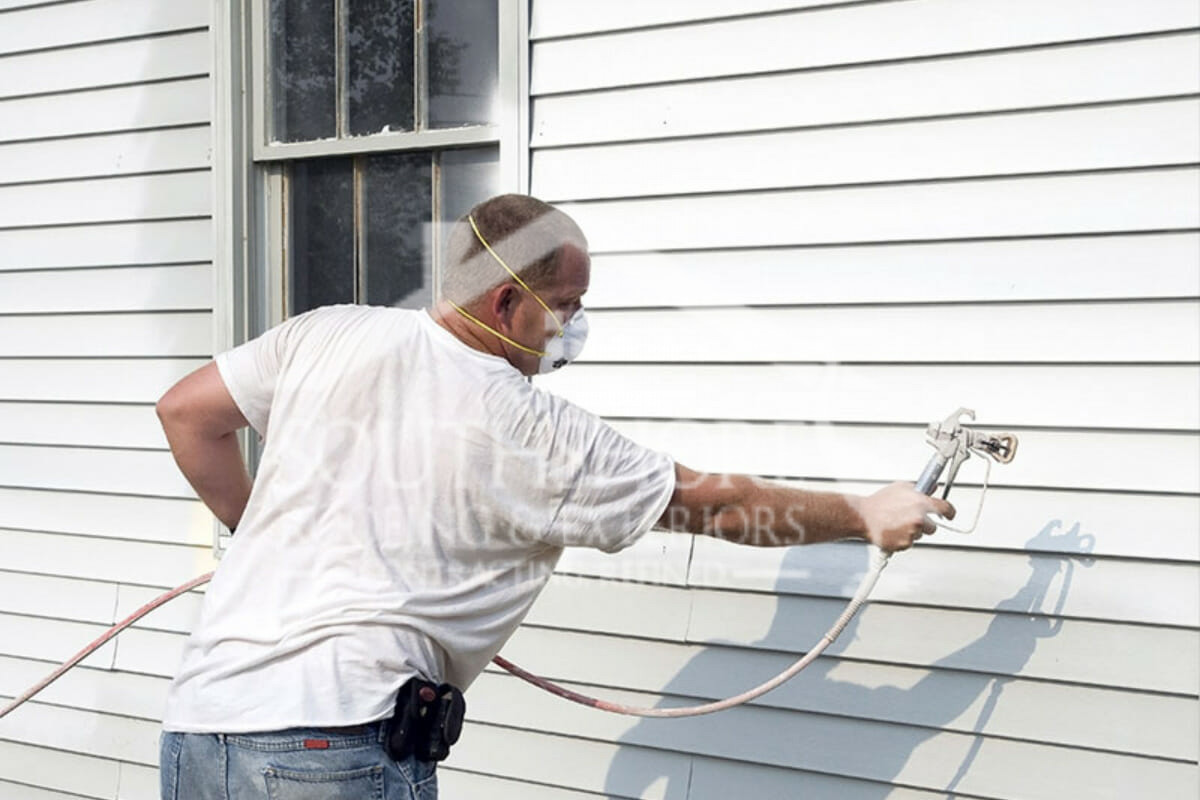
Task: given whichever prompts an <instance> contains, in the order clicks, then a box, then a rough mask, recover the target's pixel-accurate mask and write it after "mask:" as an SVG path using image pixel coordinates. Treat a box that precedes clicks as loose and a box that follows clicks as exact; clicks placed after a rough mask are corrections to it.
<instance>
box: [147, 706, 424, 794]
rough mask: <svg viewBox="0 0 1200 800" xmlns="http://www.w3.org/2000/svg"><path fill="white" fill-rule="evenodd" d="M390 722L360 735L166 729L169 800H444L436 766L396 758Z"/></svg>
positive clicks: (163, 768)
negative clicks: (389, 746)
mask: <svg viewBox="0 0 1200 800" xmlns="http://www.w3.org/2000/svg"><path fill="white" fill-rule="evenodd" d="M385 724H386V723H383V722H376V723H373V724H371V725H367V726H364V729H363V730H361V731H356V732H353V733H345V732H332V731H327V730H318V729H312V728H297V729H293V730H286V731H275V732H272V733H247V734H207V733H172V732H170V731H164V732H163V735H162V739H161V742H160V746H159V774H160V780H161V782H162V800H437V773H436V770H435V767H436V765H435V764H432V763H427V762H423V761H417V760H415V759H413V758H411V757H410V758H407V759H404V760H403V761H394V760H392V757H391V756H389V755H388V754H387V750H386V749H385V747H384V741H385V738H386V729H385Z"/></svg>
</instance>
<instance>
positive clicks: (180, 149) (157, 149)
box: [0, 125, 212, 184]
mask: <svg viewBox="0 0 1200 800" xmlns="http://www.w3.org/2000/svg"><path fill="white" fill-rule="evenodd" d="M211 138H212V132H211V131H210V130H209V128H208V126H207V125H196V126H192V127H186V128H170V129H166V130H154V131H137V132H135V133H117V134H112V135H109V136H88V137H82V138H78V139H53V140H50V141H33V142H21V143H18V144H5V145H0V184H6V183H23V182H32V181H54V180H64V179H73V178H96V177H102V176H117V175H133V174H138V173H147V172H182V171H186V170H195V169H206V168H207V167H208V166H209V160H210V158H209V156H210V152H211Z"/></svg>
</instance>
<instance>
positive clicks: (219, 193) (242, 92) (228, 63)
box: [210, 0, 530, 555]
mask: <svg viewBox="0 0 1200 800" xmlns="http://www.w3.org/2000/svg"><path fill="white" fill-rule="evenodd" d="M529 2H530V0H499V37H500V38H499V83H498V86H497V90H498V92H499V94H500V99H501V101H500V104H499V105H500V109H501V118H500V120H499V122H498V123H497V124H495V125H478V126H470V127H463V128H451V129H436V130H427V131H419V132H413V133H410V132H403V133H388V134H376V135H374V136H371V137H361V138H356V139H355V140H353V141H345V140H341V141H339V140H326V141H319V142H301V143H288V144H280V143H269V142H268V141H267V135H266V92H265V91H264V90H263V88H264V87H265V83H264V81H265V68H264V66H263V61H264V58H263V57H262V56H263V54H264V53H265V52H266V47H265V42H263V43H259V46H258V47H257V48H254V47H251V42H250V36H251V33H252V32H253V31H260V32H261V31H263V30H264V26H263V25H262V24H261V23H262V20H263V13H264V8H265V0H212V2H211V8H212V14H211V20H212V22H211V27H210V36H211V41H212V51H211V52H212V60H213V62H212V63H213V69H212V107H211V112H212V165H211V167H212V169H211V172H212V192H213V210H212V214H213V310H212V326H213V327H212V330H213V338H212V346H213V352H214V353H220V352H223V351H225V350H228V349H229V348H231V347H234V346H235V345H237V344H240V343H241V342H244V341H246V339H248V338H249V336H250V333H251V332H252V331H254V330H256V329H257V328H261V327H270V326H272V325H275V324H278V323H279V322H281V321H283V318H284V314H285V311H286V298H285V296H284V276H283V255H284V254H283V247H282V237H281V236H280V235H278V232H280V231H282V223H283V219H282V209H283V203H282V196H283V165H282V162H284V161H289V160H292V159H298V158H308V157H313V156H328V155H341V154H350V153H363V152H378V151H383V150H408V149H413V150H416V149H420V150H439V149H444V148H446V147H465V146H471V145H481V144H494V145H497V146H498V147H499V149H500V166H499V174H500V178H499V180H500V187H501V190H502V191H505V192H522V193H524V192H528V191H529V188H528V187H529V174H530V165H529V160H530V159H529V129H530V99H529V48H530V43H529V14H530V11H529ZM247 76H250V80H249V81H247V80H246V78H247ZM264 301H265V303H266V308H265V309H262V308H257V307H255V306H256V305H260V304H261V303H262V302H264ZM260 315H261V318H260ZM244 433H245V436H244V438H243V440H242V445H243V452H246V451H247V448H248V446H249V444H250V436H252V435H253V433H252V432H250V431H248V430H247V431H245V432H244ZM227 539H228V531H226V529H225V527H224V526H223V525H222V524H221V523H220V522H218V521H217V520H216V519H215V518H214V519H213V547H214V551H215V552H216V553H217V554H218V555H219V554H220V552H221V550H223V549H224V544H225V543H226V541H227Z"/></svg>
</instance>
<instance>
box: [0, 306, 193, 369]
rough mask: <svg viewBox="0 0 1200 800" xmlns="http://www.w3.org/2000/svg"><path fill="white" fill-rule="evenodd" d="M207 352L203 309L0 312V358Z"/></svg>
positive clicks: (185, 355) (123, 355) (160, 355)
mask: <svg viewBox="0 0 1200 800" xmlns="http://www.w3.org/2000/svg"><path fill="white" fill-rule="evenodd" d="M211 351H212V322H211V314H210V313H209V312H207V311H204V312H200V311H193V312H177V313H169V312H165V313H164V312H155V311H147V312H145V313H122V314H73V315H55V314H31V315H27V316H26V315H12V316H3V315H0V357H28V356H35V357H37V356H53V357H58V356H72V357H80V356H91V357H105V356H112V357H117V358H122V357H134V356H150V357H158V358H161V357H163V356H179V357H181V358H189V359H194V358H197V357H201V356H203V355H206V354H208V353H210V352H211Z"/></svg>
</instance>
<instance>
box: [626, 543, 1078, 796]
mask: <svg viewBox="0 0 1200 800" xmlns="http://www.w3.org/2000/svg"><path fill="white" fill-rule="evenodd" d="M1061 529H1062V524H1061V522H1060V521H1058V520H1055V521H1052V522H1050V523H1048V524H1047V525H1046V526H1045V527H1044V528H1043V529H1042V530H1041V531H1039V532H1038V533H1037V534H1036V535H1035V536H1034V537H1033V538H1031V539H1030V540H1029V541H1028V543H1027V545H1026V550H1027V551H1028V552H1029V570H1030V571H1029V576H1028V578H1027V579H1026V581H1025V583H1024V585H1022V586H1021V587H1020V589H1018V590H1017V592H1016V593H1015V594H1014V595H1013V596H1012V597H1009V598H1008V599H1006V600H1003V601H1002V602H1000V603H999V604H998V605H997V606H996V607H995V608H994V609H993V612H994V616H993V619H992V621H991V623H990V624H989V625H988V627H987V630H986V631H985V632H984V634H983V635H982V636H980V637H979V638H978V639H976V640H974V641H971V642H969V643H967V644H965V645H963V646H962V647H960V648H958V649H957V650H955V651H954V652H952V653H950V654H949V655H947V656H945V657H944V658H941V659H939V660H938V661H937V662H935V663H934V664H932V665H930V666H929V667H928V669H927V670H925V671H924V672H925V674H924V677H922V678H920V679H919V680H918V681H916V682H915V683H913V684H912V685H910V686H896V685H876V686H867V685H864V684H861V683H856V682H853V681H852V680H844V679H842V678H840V677H838V676H837V674H836V673H837V668H838V665H839V663H840V659H839V658H837V655H838V654H840V653H841V652H842V650H844V649H845V647H846V645H847V644H848V643H850V642H853V641H854V639H855V637H856V636H857V633H858V627H859V618H856V619H855V620H854V621H853V622H852V623H851V624H850V625H849V626H848V627H847V629H846V630H845V631H844V632H843V633H842V635H841V638H839V640H838V641H837V643H836V644H835V645H834V646H833V647H832V648H831V652H832V653H833V654H834V657H830V656H829V655H828V654H826V655H825V656H823V657H822V658H819V659H817V661H815V662H814V663H813V664H812V665H811V666H809V667H808V669H806V670H805V671H804V672H802V673H800V674H799V675H798V676H797V677H796V678H794V679H793V680H792V681H791V684H792V685H791V686H790V687H788V689H787V691H788V692H789V693H790V694H791V696H792V697H794V698H818V699H819V704H818V705H817V706H814V707H813V708H814V710H813V711H812V712H803V711H793V712H790V713H786V712H785V713H786V716H787V717H791V718H795V717H796V716H797V715H801V714H803V715H804V716H808V714H809V713H813V714H816V715H818V720H817V721H816V723H815V726H814V725H802V726H801V728H800V730H801V731H814V730H815V731H820V730H821V728H822V727H823V726H822V722H821V720H820V718H826V719H827V718H828V715H830V714H833V715H835V716H837V717H838V718H840V719H843V720H844V719H845V716H849V717H855V718H858V719H860V720H862V721H863V726H865V725H866V724H868V723H870V722H876V721H877V722H884V723H886V722H892V723H899V724H884V725H882V726H879V725H877V726H873V730H872V731H871V733H870V734H869V735H868V738H869V741H865V740H855V739H854V738H853V735H852V734H849V735H848V734H847V733H846V732H845V731H846V729H845V727H844V726H842V727H840V728H839V727H836V726H834V727H832V728H831V729H830V731H829V734H830V738H831V739H837V737H839V736H840V737H845V739H844V740H843V741H828V740H826V741H821V742H820V743H819V747H818V748H817V749H819V750H821V751H829V750H830V749H831V748H833V749H834V750H837V751H840V750H841V749H842V748H845V749H847V750H848V751H849V752H850V753H852V755H851V756H850V757H851V758H854V759H861V760H862V761H869V766H868V767H867V768H865V769H864V770H863V771H862V773H861V775H859V776H856V777H859V778H863V779H860V780H853V779H851V780H838V779H836V778H823V777H822V776H820V775H819V774H814V772H818V773H819V771H820V769H821V765H820V764H811V763H808V764H804V766H803V767H802V769H803V770H805V771H800V770H797V771H795V772H794V777H793V776H792V775H789V774H788V773H786V772H777V771H773V772H774V774H773V776H772V778H771V779H770V780H766V781H763V782H761V783H760V784H759V785H755V784H754V783H749V784H747V783H744V782H743V783H741V784H740V786H741V790H742V792H743V793H745V795H746V796H747V797H752V798H754V800H793V799H794V798H799V797H805V798H815V799H816V800H821V799H822V798H836V800H883V798H886V797H887V796H888V795H889V794H890V793H891V792H892V791H893V790H894V789H895V786H893V785H891V784H890V783H889V782H890V781H891V780H893V779H894V778H896V777H897V776H899V775H900V773H901V772H902V770H903V769H904V767H905V765H906V763H907V762H908V760H909V759H910V757H911V756H912V754H913V752H914V751H915V750H916V748H917V747H918V746H920V745H921V744H922V743H923V742H924V741H926V740H928V739H930V738H932V737H934V736H936V735H938V734H939V733H941V732H942V731H941V730H940V729H941V728H942V727H943V726H945V725H947V724H948V723H952V722H954V721H955V720H959V718H960V717H962V716H963V715H964V714H966V713H967V712H968V710H969V709H971V708H972V706H973V705H975V704H976V703H978V702H979V701H980V699H981V698H983V701H982V707H981V710H980V711H979V712H978V714H977V715H976V716H975V718H974V721H973V723H972V722H967V721H960V722H959V723H958V724H957V725H956V726H954V729H956V730H958V731H960V732H963V733H966V734H968V735H974V737H975V739H974V741H973V743H972V744H971V745H970V747H969V748H968V750H967V752H966V754H965V756H961V757H960V756H952V758H958V759H959V760H960V762H961V763H959V765H958V766H957V768H956V770H955V771H954V773H953V776H952V777H950V778H949V779H948V781H947V782H946V783H945V785H943V786H939V787H929V790H931V791H938V792H941V793H944V796H945V797H946V798H954V797H956V796H957V795H956V792H957V789H958V787H959V784H960V783H961V782H962V781H963V779H964V778H965V777H966V776H967V775H968V774H969V772H970V770H971V766H972V764H973V762H974V760H975V757H976V755H977V754H978V751H979V748H980V746H981V744H982V743H983V740H984V738H985V731H986V729H987V725H988V721H989V719H990V718H991V716H992V713H993V711H994V710H995V708H996V707H997V706H998V704H1000V703H1002V702H1003V701H1004V698H1003V687H1004V685H1005V684H1006V683H1008V682H1010V681H1012V680H1013V679H1015V678H1016V677H1017V676H1019V675H1020V674H1021V672H1022V670H1023V669H1024V667H1025V665H1026V664H1027V663H1028V661H1029V659H1030V657H1031V656H1032V655H1033V653H1034V651H1035V650H1036V648H1037V646H1038V641H1039V640H1040V639H1044V638H1048V637H1052V636H1055V635H1057V634H1058V632H1059V630H1060V628H1061V619H1058V617H1059V615H1060V614H1061V611H1062V609H1063V607H1064V604H1065V601H1066V598H1067V595H1068V593H1069V592H1070V589H1071V577H1072V575H1073V571H1074V565H1075V561H1079V562H1080V563H1081V564H1083V565H1085V566H1088V565H1090V563H1091V559H1090V558H1088V557H1087V555H1086V554H1087V553H1090V552H1091V551H1092V548H1093V545H1094V539H1093V537H1092V536H1090V535H1080V532H1079V525H1078V524H1076V525H1075V526H1073V527H1072V528H1071V529H1069V530H1067V531H1063V532H1061V533H1059V532H1058V531H1061ZM835 546H839V545H835ZM839 547H842V548H843V549H844V550H845V554H846V555H845V556H843V557H841V558H840V560H838V561H837V562H836V563H837V565H838V567H839V568H840V570H839V571H843V572H844V574H843V575H841V576H836V577H835V576H827V577H830V578H833V580H834V581H839V579H844V580H841V581H840V582H842V583H844V584H846V585H850V586H853V585H856V583H857V580H858V577H859V576H861V575H862V574H863V572H864V571H865V569H866V566H865V564H866V555H867V550H866V548H865V547H846V546H839ZM812 552H813V550H812V549H811V548H794V549H792V550H791V551H790V552H789V553H788V554H787V556H786V557H785V559H784V562H783V566H782V569H781V573H780V574H781V575H788V574H789V573H790V574H792V575H796V574H804V573H806V572H808V573H810V574H811V571H812V563H813V561H814V559H813V558H812V555H811V554H812ZM1059 554H1079V555H1075V556H1071V555H1059ZM820 561H821V563H822V569H828V566H827V564H828V561H829V559H828V555H826V556H825V557H824V558H821V559H820ZM1060 574H1061V575H1062V578H1061V580H1060V582H1059V585H1058V586H1057V587H1055V586H1054V584H1055V582H1056V578H1057V577H1058V576H1059V575H1060ZM823 582H825V581H823ZM780 583H781V584H782V583H783V581H780ZM792 585H793V586H794V582H793V583H792ZM1052 587H1053V589H1054V591H1053V592H1052ZM777 588H780V587H779V586H777ZM838 613H840V609H838V610H837V611H836V612H833V613H829V618H828V619H827V620H823V621H822V625H821V626H820V628H821V629H822V630H823V629H824V628H825V627H828V625H830V624H832V622H833V620H834V619H835V618H836V615H837V614H838ZM918 613H919V612H918ZM981 613H982V612H981ZM784 616H785V615H784V614H781V613H777V614H776V616H775V618H774V620H773V622H772V625H771V629H770V631H769V632H768V634H767V635H766V636H765V637H764V638H763V639H762V640H760V642H759V644H761V645H764V646H766V647H768V649H772V648H778V646H779V644H780V643H782V642H790V640H791V639H794V636H792V637H789V635H788V633H787V631H788V630H794V626H790V625H787V624H786V621H785V620H784V619H783V617H784ZM860 618H861V615H860ZM767 643H770V645H769V646H768V645H767ZM811 644H812V643H811V642H795V643H794V644H789V645H788V647H789V648H794V652H799V651H801V649H802V648H807V647H809V646H810V645H811ZM722 651H724V652H722ZM729 665H730V657H729V653H728V651H726V650H725V648H714V649H710V650H706V651H704V652H702V653H701V654H700V655H698V656H696V657H695V658H693V659H692V661H691V662H689V663H688V665H687V666H685V667H684V668H683V669H682V670H681V671H680V672H679V673H678V674H677V675H676V676H675V678H673V679H672V680H671V682H670V683H668V684H667V686H665V687H664V688H663V690H662V691H663V694H665V695H668V696H670V695H680V696H687V697H692V696H694V695H695V687H696V686H697V685H699V684H703V685H710V686H711V685H714V684H723V685H728V686H729V687H730V691H729V694H734V693H737V692H740V691H743V690H744V689H745V688H748V687H749V686H750V685H753V684H754V683H757V682H758V681H759V680H761V679H765V678H764V677H760V676H756V677H754V678H749V677H744V676H739V675H736V674H735V675H734V676H733V677H732V678H729V677H728V675H729ZM963 665H983V666H982V667H972V668H970V669H964V668H963ZM973 670H979V671H973ZM714 676H724V678H725V679H723V680H715V679H714ZM776 692H777V693H778V692H780V690H778V689H777V690H776ZM767 698H768V699H770V695H767ZM800 702H801V703H802V704H804V705H805V707H808V702H809V701H805V700H803V699H801V700H800ZM725 713H731V712H725ZM732 713H736V712H732ZM771 718H778V717H768V718H767V719H771ZM701 720H705V721H706V722H705V724H706V725H707V728H705V729H701V728H697V727H691V728H690V730H686V731H685V730H683V729H682V728H681V727H678V726H680V722H679V721H677V720H642V721H640V722H638V723H637V724H636V725H634V726H633V727H632V728H631V729H630V730H629V731H627V732H626V733H625V735H623V736H622V737H621V738H620V739H619V742H621V743H624V744H627V745H629V746H627V747H623V748H622V749H621V750H620V751H619V752H618V754H617V756H616V757H615V758H614V759H613V762H612V764H611V766H610V768H609V770H608V774H607V779H606V784H605V792H606V794H609V795H613V796H617V797H641V796H643V794H644V793H646V792H648V791H650V790H652V792H653V793H652V796H655V797H664V798H669V799H670V800H684V798H693V797H695V798H709V797H717V796H729V795H728V791H730V790H736V786H738V784H737V783H736V782H735V779H733V778H732V777H731V778H729V779H728V781H727V780H726V779H720V780H719V782H720V783H721V784H722V786H723V787H724V788H722V789H721V790H720V791H717V787H715V786H703V785H702V783H703V782H704V780H705V778H704V777H702V776H701V775H699V774H696V775H693V776H691V777H690V778H689V785H688V786H677V785H675V786H673V785H670V780H671V778H670V776H671V775H672V774H674V775H676V776H678V775H679V770H678V768H676V769H670V768H668V767H667V766H666V765H665V764H664V763H660V764H659V765H656V758H655V757H654V755H653V754H655V753H657V751H649V752H648V751H647V750H645V749H644V748H645V747H646V746H647V745H649V746H651V747H664V745H666V743H669V742H675V743H676V745H675V746H677V747H678V748H679V750H680V751H683V752H687V751H688V750H693V749H694V750H695V751H697V752H708V753H710V754H711V755H713V756H714V757H716V758H721V757H722V755H723V752H724V748H723V747H722V742H726V743H728V742H730V740H731V739H733V738H736V737H737V735H738V734H737V733H735V731H739V730H742V731H744V730H746V728H745V726H744V725H741V724H734V725H728V724H723V722H724V723H727V722H729V720H728V719H727V720H725V721H723V720H722V719H721V715H720V714H718V715H715V716H710V717H702V718H700V720H695V721H693V722H699V721H701ZM683 725H688V723H683ZM671 726H677V727H675V728H672V727H671ZM858 730H859V731H860V732H861V731H863V730H866V728H865V727H862V726H858ZM751 731H752V735H753V737H754V738H755V739H758V738H761V739H762V741H764V742H768V741H771V740H774V741H775V743H776V744H778V740H780V739H784V740H785V741H786V740H788V739H790V740H791V741H790V743H789V744H786V745H785V746H790V748H791V752H794V753H795V754H796V761H797V762H799V761H800V760H801V759H803V758H804V757H805V756H806V754H805V750H806V749H808V748H810V747H811V746H812V745H813V744H814V742H813V741H811V740H810V741H806V740H805V739H804V738H803V737H801V738H797V737H796V733H797V728H796V727H795V726H794V725H786V726H781V727H780V728H779V730H778V731H775V730H771V729H770V727H769V723H768V725H767V726H763V727H761V728H757V729H754V728H752V729H751ZM679 734H682V736H680V735H679ZM821 738H824V737H821ZM691 742H696V743H698V744H700V745H701V747H697V748H693V747H692V746H689V745H690V743H691ZM666 746H667V747H671V745H666ZM755 747H756V745H755V744H754V743H751V744H749V747H747V746H745V745H742V746H740V747H737V748H735V754H734V755H731V756H730V757H732V758H735V759H737V758H739V757H740V758H746V756H745V754H746V753H747V752H748V751H749V750H753V749H754V748H755ZM775 749H776V752H779V750H778V748H775ZM739 754H741V755H739ZM809 755H810V756H811V754H809ZM648 756H649V757H648ZM749 758H750V759H752V758H753V755H751V756H750V757H749ZM768 760H770V759H764V761H768ZM810 761H811V758H810ZM775 763H777V764H779V765H780V766H785V767H786V766H789V764H788V763H786V761H785V762H784V763H780V762H779V761H776V762H775ZM676 764H677V761H676ZM746 767H748V768H749V770H750V771H749V772H747V771H746V769H745V768H743V769H740V770H738V773H739V774H740V775H741V776H742V777H741V779H742V780H743V781H744V780H745V778H746V776H751V777H750V780H751V781H753V780H754V778H753V777H752V776H753V775H754V772H753V770H754V769H755V767H756V765H755V764H753V763H749V764H747V765H746ZM760 769H769V768H765V767H760ZM808 770H811V771H808ZM829 771H830V772H831V773H838V772H842V770H840V769H838V767H837V766H836V765H834V766H833V767H832V768H831V769H830V770H829ZM842 774H845V772H842ZM763 777H766V776H763ZM676 782H677V783H680V782H682V781H679V780H678V778H677V779H676ZM835 786H836V788H834V787H835Z"/></svg>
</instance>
